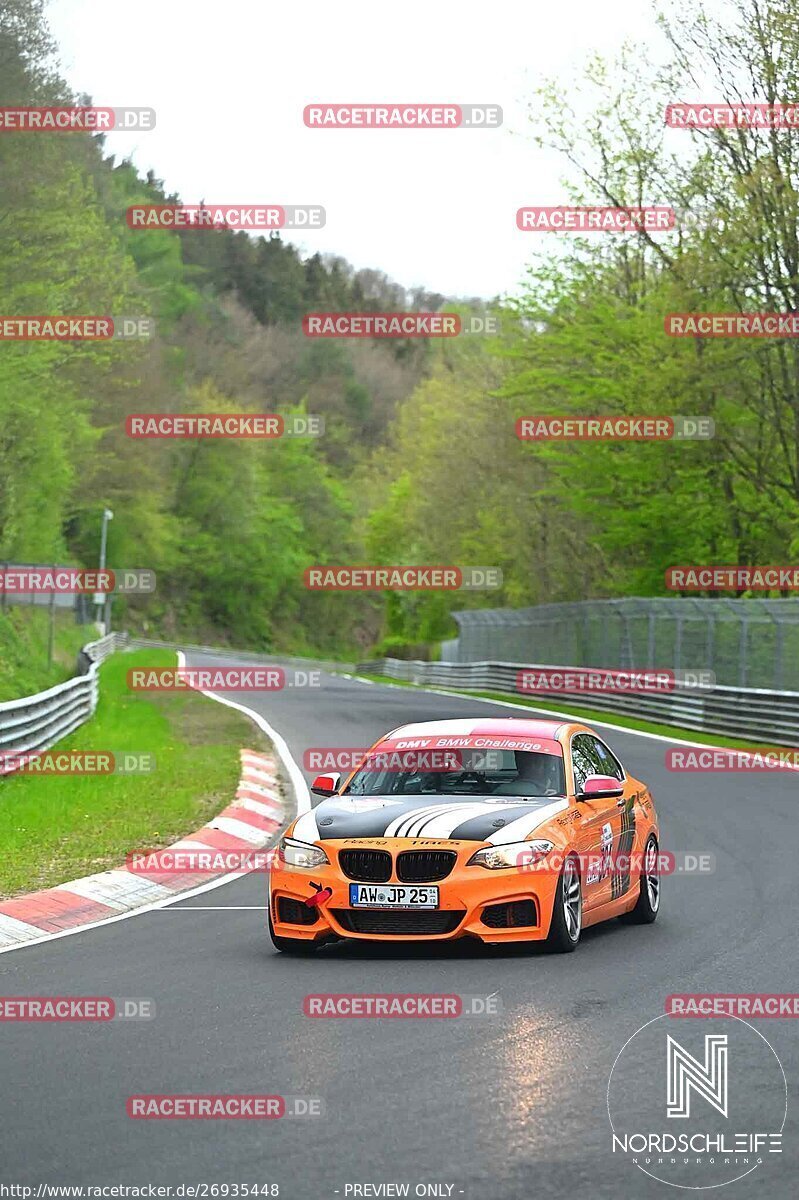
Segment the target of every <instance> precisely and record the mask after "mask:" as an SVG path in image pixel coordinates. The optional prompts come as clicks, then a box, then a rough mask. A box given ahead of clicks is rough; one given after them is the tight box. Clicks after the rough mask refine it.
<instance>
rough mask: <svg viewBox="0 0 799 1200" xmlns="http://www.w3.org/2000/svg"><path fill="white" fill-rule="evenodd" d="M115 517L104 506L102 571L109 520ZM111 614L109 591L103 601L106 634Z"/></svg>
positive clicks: (101, 541)
mask: <svg viewBox="0 0 799 1200" xmlns="http://www.w3.org/2000/svg"><path fill="white" fill-rule="evenodd" d="M113 519H114V514H113V513H112V512H111V509H110V508H104V509H103V527H102V530H101V532H100V570H101V571H104V570H105V547H106V542H107V540H108V522H109V521H113ZM110 616H111V602H110V599H109V596H108V593H106V595H105V598H104V601H103V633H104V634H106V633H108V625H109V621H110Z"/></svg>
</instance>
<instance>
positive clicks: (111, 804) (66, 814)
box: [0, 650, 269, 897]
mask: <svg viewBox="0 0 799 1200" xmlns="http://www.w3.org/2000/svg"><path fill="white" fill-rule="evenodd" d="M175 657H176V656H175V655H174V654H173V653H172V651H168V650H139V651H136V652H135V653H133V654H115V655H113V657H112V658H109V659H108V660H107V661H106V662H105V663H103V665H102V666H101V668H100V702H99V704H98V706H97V712H96V713H95V716H94V718H93V720H91V721H89V722H88V723H87V724H86V725H83V726H82V727H81V728H80V729H78V730H76V731H75V733H73V734H71V735H70V737H68V738H66V739H65V740H64V741H63V742H61V743H60V746H59V748H60V749H64V750H66V749H69V750H111V751H114V752H121V751H124V750H132V751H148V752H150V753H151V754H153V755H154V756H155V770H154V771H153V772H151V773H150V774H147V775H104V776H101V775H95V776H91V775H87V776H77V775H75V776H57V775H50V776H36V775H15V776H9V777H8V778H6V779H5V780H2V781H0V800H1V801H2V802H1V803H0V897H8V896H12V895H15V894H17V893H19V892H28V891H34V890H36V889H38V888H45V887H53V886H55V885H56V884H58V883H64V882H66V881H67V880H69V879H75V878H76V877H78V876H80V875H90V874H93V873H94V872H95V871H102V870H107V869H108V868H109V867H115V866H120V865H121V864H122V863H124V860H125V855H126V854H127V853H128V852H129V851H132V850H140V849H147V848H155V847H158V846H166V845H169V844H170V842H173V841H176V840H177V839H178V838H180V837H183V836H185V835H186V834H188V833H192V832H193V831H194V830H195V829H197V828H198V827H199V826H200V825H202V824H204V823H205V822H206V821H207V820H209V819H210V818H211V817H212V816H214V815H215V814H216V813H218V812H219V811H220V810H221V809H222V808H224V807H225V806H226V805H227V804H229V803H230V801H231V800H232V799H233V797H234V795H235V791H236V784H237V782H238V779H239V767H240V760H239V750H240V749H241V748H242V747H245V746H247V747H251V748H252V749H256V750H257V749H261V750H266V749H268V748H269V744H268V742H267V739H266V738H265V737H264V735H263V734H262V733H261V731H260V730H259V729H258V728H257V726H256V725H254V724H253V722H252V721H251V720H250V719H249V717H246V716H245V715H244V714H243V713H239V712H237V711H236V710H235V709H232V708H227V707H225V706H224V705H222V704H217V703H216V702H215V701H213V700H209V699H207V698H206V697H205V696H201V695H199V694H198V693H196V692H185V693H183V692H176V693H162V694H159V693H155V692H152V693H146V692H142V693H138V694H136V693H132V692H129V691H128V689H127V685H126V675H127V672H128V670H129V669H130V668H131V667H135V666H162V667H168V666H174V665H175Z"/></svg>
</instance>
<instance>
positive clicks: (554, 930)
mask: <svg viewBox="0 0 799 1200" xmlns="http://www.w3.org/2000/svg"><path fill="white" fill-rule="evenodd" d="M582 928H583V889H582V883H581V881H580V870H579V866H578V863H577V859H576V858H567V859H566V861H565V863H564V864H563V867H562V869H561V872H560V877H559V879H558V886H557V888H556V889H555V903H554V905H553V908H552V923H551V924H550V927H549V937H548V938H547V941H546V944H547V947H548V948H549V949H550V950H551V951H553V953H555V954H570V953H571V951H572V950H575V949H576V948H577V943H578V942H579V940H580V934H581V933H582Z"/></svg>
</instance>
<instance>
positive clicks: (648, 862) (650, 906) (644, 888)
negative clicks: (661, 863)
mask: <svg viewBox="0 0 799 1200" xmlns="http://www.w3.org/2000/svg"><path fill="white" fill-rule="evenodd" d="M659 909H660V873H659V870H658V844H657V840H656V838H655V835H654V834H653V833H650V835H649V837H648V838H647V843H646V849H645V850H644V865H643V870H642V871H641V876H640V883H639V892H638V901H637V903H636V905H635V908H631V909H630V911H629V912H626V913H622V915H621V917H620V918H619V920H621V921H624V923H625V924H626V925H651V924H652V922H653V921H654V920H656V919H657V915H658V911H659Z"/></svg>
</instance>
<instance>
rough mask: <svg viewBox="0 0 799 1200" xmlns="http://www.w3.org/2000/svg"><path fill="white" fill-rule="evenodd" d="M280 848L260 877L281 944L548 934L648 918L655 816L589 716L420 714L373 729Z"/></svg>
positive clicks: (571, 939)
mask: <svg viewBox="0 0 799 1200" xmlns="http://www.w3.org/2000/svg"><path fill="white" fill-rule="evenodd" d="M311 790H312V791H313V792H315V793H316V794H318V795H321V796H325V797H327V799H325V800H323V801H322V802H321V803H320V804H318V805H317V806H316V807H315V808H313V809H311V811H310V812H306V813H303V814H301V815H300V816H299V817H298V818H297V819H296V820H295V821H294V822H292V824H291V825H290V826H289V827H288V829H287V830H286V834H285V836H284V837H283V839H282V840H281V842H280V846H279V848H278V851H277V854H276V856H275V861H274V862H273V865H272V870H271V873H270V881H269V932H270V934H271V936H272V941H273V942H274V944H275V946H276V947H277V948H278V950H283V951H287V952H293V953H306V952H311V951H313V950H314V949H315V948H316V947H318V946H319V945H321V944H323V943H326V942H330V941H337V940H339V939H346V938H351V939H357V940H359V941H365V942H366V941H392V942H394V941H399V940H403V941H436V940H438V941H443V940H447V939H451V938H458V937H464V936H471V937H476V938H479V939H480V940H482V941H483V942H487V943H492V944H499V943H504V942H546V943H547V945H548V946H549V947H550V948H551V949H553V950H556V951H561V952H564V951H569V950H573V949H574V948H575V947H576V945H577V943H578V942H579V940H580V934H581V932H582V930H583V929H584V928H586V927H587V926H588V925H594V924H596V923H597V922H599V921H607V920H609V919H610V918H611V917H621V918H622V919H624V920H627V921H632V922H636V923H648V922H651V921H654V920H655V918H656V916H657V913H658V907H659V903H660V874H659V866H660V856H659V843H658V821H657V815H656V813H655V806H654V803H653V801H652V797H651V796H650V794H649V791H648V790H647V787H646V785H645V784H643V783H641V782H640V781H639V780H637V779H633V778H632V776H630V775H628V774H627V772H626V771H625V769H624V767H623V766H622V764H621V763H620V762H619V760H618V758H617V757H616V755H615V754H614V753H613V752H612V750H611V749H610V748H609V747H608V746H607V745H606V744H605V742H603V741H602V739H601V738H600V737H598V736H597V734H595V733H594V732H593V730H591V729H589V728H588V727H587V726H586V725H580V724H577V723H573V722H568V723H564V722H562V721H551V720H550V721H544V720H527V719H516V718H507V719H481V718H476V719H473V720H463V719H461V720H450V721H431V722H425V723H423V724H415V725H404V726H402V727H401V728H399V729H395V730H394V731H393V732H392V733H389V734H387V735H386V737H384V738H381V739H380V740H379V741H378V742H376V743H375V745H374V746H373V747H372V748H371V750H369V751H368V752H367V753H366V754H365V755H364V758H363V760H362V762H361V763H360V765H359V766H358V767H357V768H356V769H355V770H354V771H352V772H351V773H350V774H349V775H348V776H347V778H346V779H345V780H344V782H343V783H342V782H341V777H340V776H339V775H337V774H326V775H320V776H318V777H317V778H316V779H315V780H314V783H313V786H312V789H311Z"/></svg>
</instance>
